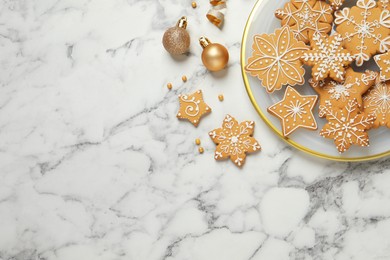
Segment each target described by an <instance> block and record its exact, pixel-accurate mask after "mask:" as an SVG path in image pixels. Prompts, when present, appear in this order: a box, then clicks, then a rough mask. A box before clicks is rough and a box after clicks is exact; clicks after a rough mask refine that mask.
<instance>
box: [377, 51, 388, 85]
mask: <svg viewBox="0 0 390 260" xmlns="http://www.w3.org/2000/svg"><path fill="white" fill-rule="evenodd" d="M374 60H375V62H376V64H377V65H378V67H379V68H380V70H381V74H380V80H381V81H387V80H390V51H387V52H386V53H384V54H380V55H376V56H374Z"/></svg>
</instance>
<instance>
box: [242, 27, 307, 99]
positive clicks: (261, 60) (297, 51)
mask: <svg viewBox="0 0 390 260" xmlns="http://www.w3.org/2000/svg"><path fill="white" fill-rule="evenodd" d="M252 48H253V52H252V56H251V57H249V59H248V65H247V66H246V67H245V70H246V71H247V72H249V73H250V74H251V75H252V76H255V77H257V78H259V79H260V80H261V81H262V85H263V86H264V87H265V88H266V90H267V92H268V93H272V92H274V91H275V90H279V89H281V88H282V86H283V85H287V84H289V85H297V84H303V83H304V82H305V79H304V75H305V69H304V68H303V64H302V62H301V61H300V56H302V54H303V52H305V51H307V50H308V49H309V48H308V47H307V46H306V45H305V43H303V42H302V41H298V40H296V39H295V38H294V35H293V33H292V31H291V30H290V28H289V27H287V26H284V27H283V28H280V29H277V30H276V31H275V33H272V34H262V35H255V36H254V39H253V47H252Z"/></svg>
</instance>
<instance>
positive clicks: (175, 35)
mask: <svg viewBox="0 0 390 260" xmlns="http://www.w3.org/2000/svg"><path fill="white" fill-rule="evenodd" d="M186 28H187V18H186V17H185V16H183V17H182V18H181V19H180V20H179V21H178V22H177V24H176V26H175V27H172V28H169V29H168V30H167V31H166V32H165V33H164V36H163V40H162V42H163V45H164V48H165V49H166V50H167V52H169V53H170V54H173V55H179V54H184V53H186V52H187V51H188V49H189V47H190V35H189V34H188V32H187V31H186Z"/></svg>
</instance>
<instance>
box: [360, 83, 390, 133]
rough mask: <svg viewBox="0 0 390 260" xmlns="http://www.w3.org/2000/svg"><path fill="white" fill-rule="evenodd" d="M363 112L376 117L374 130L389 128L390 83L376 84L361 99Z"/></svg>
mask: <svg viewBox="0 0 390 260" xmlns="http://www.w3.org/2000/svg"><path fill="white" fill-rule="evenodd" d="M363 103H364V112H365V113H367V114H372V115H375V116H376V120H375V122H374V128H377V127H380V126H387V127H388V128H390V82H386V83H384V82H379V81H378V82H377V83H376V85H375V87H373V88H371V89H369V90H368V92H367V94H366V95H365V96H364V97H363Z"/></svg>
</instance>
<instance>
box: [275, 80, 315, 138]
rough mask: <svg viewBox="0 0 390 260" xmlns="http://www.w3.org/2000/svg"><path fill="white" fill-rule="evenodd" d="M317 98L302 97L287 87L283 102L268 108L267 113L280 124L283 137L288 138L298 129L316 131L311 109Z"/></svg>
mask: <svg viewBox="0 0 390 260" xmlns="http://www.w3.org/2000/svg"><path fill="white" fill-rule="evenodd" d="M316 102H317V96H303V95H300V94H299V93H298V92H297V91H296V90H295V89H293V88H292V87H290V86H288V87H287V89H286V92H285V94H284V98H283V100H281V101H279V102H278V103H276V104H274V105H272V106H270V107H269V108H268V112H269V113H270V114H272V115H274V116H276V117H278V118H279V119H280V121H281V122H282V130H283V135H284V136H288V135H290V134H291V133H292V132H294V131H295V130H297V129H298V128H307V129H311V130H315V129H317V122H316V120H315V118H314V115H313V108H314V105H315V104H316Z"/></svg>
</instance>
